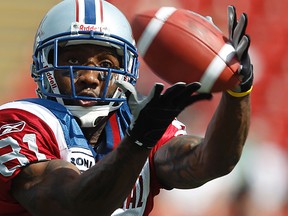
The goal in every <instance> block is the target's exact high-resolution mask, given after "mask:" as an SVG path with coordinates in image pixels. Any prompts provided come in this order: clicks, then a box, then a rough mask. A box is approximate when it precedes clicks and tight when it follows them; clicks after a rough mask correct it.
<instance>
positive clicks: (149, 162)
mask: <svg viewBox="0 0 288 216" xmlns="http://www.w3.org/2000/svg"><path fill="white" fill-rule="evenodd" d="M228 14H229V35H230V39H231V40H232V41H233V45H234V47H235V49H236V52H237V55H238V57H239V59H241V63H242V67H241V70H240V71H239V73H240V74H241V75H242V76H243V82H242V83H241V84H240V86H239V88H237V90H231V91H229V92H223V95H222V99H221V101H220V103H219V106H218V109H217V110H216V112H215V114H214V116H213V118H212V119H211V122H210V124H209V126H208V128H207V131H206V134H205V137H204V138H202V137H198V136H195V135H187V133H186V131H185V125H184V124H182V123H181V122H179V121H178V120H177V119H176V118H175V117H177V116H178V114H179V113H180V112H181V111H182V110H183V109H184V108H186V107H187V106H189V105H191V104H193V103H195V102H197V101H200V100H206V99H210V98H211V94H199V93H197V90H198V89H199V88H200V87H201V84H200V83H197V82H196V83H190V84H185V83H176V84H175V85H172V86H171V87H170V88H168V89H167V90H166V91H163V84H161V83H156V84H155V85H154V87H153V88H152V90H151V92H150V94H149V95H148V96H146V97H139V95H138V94H137V91H136V89H135V87H134V86H135V84H136V81H137V79H138V66H139V62H138V54H137V49H136V47H135V43H134V39H133V37H132V32H131V28H130V25H129V23H128V21H127V20H126V18H125V16H124V15H123V14H122V13H121V12H120V11H119V10H118V9H117V8H116V7H114V6H113V5H111V4H110V3H108V2H106V1H102V0H65V1H62V2H60V3H59V4H57V5H56V6H55V7H53V8H52V9H51V10H50V11H49V12H48V13H47V14H46V16H45V17H44V18H43V20H42V22H41V23H40V26H39V28H38V31H37V33H36V36H35V43H34V54H33V64H32V66H31V72H32V77H33V79H34V80H35V82H36V83H37V85H38V87H37V94H38V98H31V99H23V100H18V101H14V102H9V103H7V104H4V105H2V106H0V215H21V216H22V215H23V216H24V215H41V216H45V215H69V216H71V215H101V216H102V215H148V214H149V212H151V210H152V207H153V197H154V196H155V195H157V194H158V193H159V191H160V189H161V188H164V189H167V190H170V189H172V188H181V189H190V188H195V187H199V186H201V185H203V184H205V183H206V182H208V181H210V180H212V179H215V178H217V177H220V176H223V175H226V174H228V173H229V172H230V171H231V170H232V169H233V168H234V167H235V165H236V164H237V162H238V160H239V158H240V155H241V152H242V148H243V145H244V143H245V140H246V137H247V133H248V129H249V119H250V96H249V95H250V94H249V93H250V91H251V87H252V80H253V79H252V78H253V76H252V75H253V68H252V65H251V63H250V61H249V55H248V48H249V43H250V40H249V37H248V36H246V34H245V30H246V23H247V17H246V16H245V15H244V14H243V15H242V16H241V18H240V20H239V21H237V19H236V12H235V9H234V8H233V7H229V12H228ZM189 121H193V119H189Z"/></svg>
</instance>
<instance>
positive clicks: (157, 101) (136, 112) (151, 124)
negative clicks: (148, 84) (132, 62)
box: [117, 81, 212, 148]
mask: <svg viewBox="0 0 288 216" xmlns="http://www.w3.org/2000/svg"><path fill="white" fill-rule="evenodd" d="M117 86H118V87H120V88H121V89H122V90H123V91H124V93H125V95H126V97H127V100H128V105H129V107H130V109H131V112H132V115H133V119H132V121H131V124H130V127H129V129H128V131H127V134H128V135H129V136H130V137H131V138H132V139H133V140H135V143H136V144H138V145H140V146H144V147H146V148H152V147H153V146H154V145H155V144H156V143H157V142H158V140H159V139H160V138H161V137H162V135H163V134H164V133H165V131H166V129H167V127H168V126H169V125H170V124H171V122H172V121H173V120H174V119H175V117H177V116H178V115H179V114H180V113H181V112H182V111H183V110H184V109H185V108H186V107H187V106H189V105H191V104H193V103H194V102H196V101H199V100H203V99H211V97H212V95H211V94H209V93H196V91H197V90H198V89H199V88H200V87H201V84H200V83H198V82H194V83H190V84H185V83H183V82H179V83H176V84H174V85H172V86H171V87H170V88H168V89H167V90H166V91H165V92H164V93H163V94H161V92H162V91H163V89H164V85H163V84H162V83H156V84H155V85H154V87H153V89H152V90H151V92H150V94H149V95H148V96H147V97H146V98H145V99H143V100H139V99H138V94H137V91H136V89H135V87H134V86H133V85H131V84H130V83H128V82H125V81H120V82H118V83H117Z"/></svg>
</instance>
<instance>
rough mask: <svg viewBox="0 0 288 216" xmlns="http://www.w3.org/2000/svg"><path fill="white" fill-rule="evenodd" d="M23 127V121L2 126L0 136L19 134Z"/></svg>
mask: <svg viewBox="0 0 288 216" xmlns="http://www.w3.org/2000/svg"><path fill="white" fill-rule="evenodd" d="M25 125H26V123H25V122H24V121H20V122H16V123H10V124H5V125H2V126H1V127H0V136H2V135H4V134H8V133H13V132H20V131H22V130H23V128H24V127H25Z"/></svg>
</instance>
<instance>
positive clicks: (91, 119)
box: [65, 105, 121, 128]
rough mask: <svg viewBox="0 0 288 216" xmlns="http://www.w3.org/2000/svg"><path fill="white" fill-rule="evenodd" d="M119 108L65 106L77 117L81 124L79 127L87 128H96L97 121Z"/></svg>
mask: <svg viewBox="0 0 288 216" xmlns="http://www.w3.org/2000/svg"><path fill="white" fill-rule="evenodd" d="M120 106H121V105H119V106H115V107H114V106H113V107H112V106H111V105H102V106H93V107H81V106H67V105H65V107H66V108H67V109H68V110H69V111H70V112H71V113H72V115H73V116H75V117H77V118H78V119H79V120H80V122H81V127H83V128H89V127H96V125H97V122H98V120H99V119H100V120H101V119H102V118H103V117H106V116H108V115H109V113H110V112H113V111H115V110H117V109H118V108H119V107H120Z"/></svg>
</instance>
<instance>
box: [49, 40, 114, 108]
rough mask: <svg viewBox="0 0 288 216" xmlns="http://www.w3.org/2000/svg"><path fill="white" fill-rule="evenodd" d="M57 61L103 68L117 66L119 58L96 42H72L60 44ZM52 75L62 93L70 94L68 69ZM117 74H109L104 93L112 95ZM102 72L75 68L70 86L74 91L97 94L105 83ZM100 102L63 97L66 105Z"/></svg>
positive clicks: (83, 94) (83, 93) (88, 104)
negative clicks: (72, 85)
mask: <svg viewBox="0 0 288 216" xmlns="http://www.w3.org/2000/svg"><path fill="white" fill-rule="evenodd" d="M58 58H59V59H58V65H60V66H61V65H71V66H90V67H95V66H100V67H105V68H115V69H118V68H119V67H120V58H119V56H117V54H116V52H115V50H114V49H112V48H108V47H100V46H97V45H90V44H89V45H74V46H67V47H64V48H60V50H59V54H58ZM54 76H55V79H56V81H57V83H58V87H59V90H60V92H61V93H62V94H66V95H71V92H72V88H71V81H70V76H69V72H68V71H66V72H65V71H64V72H63V71H60V70H59V71H55V73H54ZM116 76H117V75H116V74H114V75H112V77H111V79H110V81H109V89H108V97H112V96H113V94H114V92H115V90H116V85H115V84H114V82H115V79H117V77H116ZM105 79H106V73H105V72H103V71H96V70H78V71H75V72H74V81H73V82H74V86H75V90H76V94H77V95H81V96H89V97H100V96H101V94H102V93H103V89H104V86H105ZM97 103H98V104H101V102H95V101H88V100H87V101H83V100H77V101H76V100H73V101H72V100H69V101H68V100H65V104H66V105H80V106H93V105H95V104H97Z"/></svg>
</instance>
